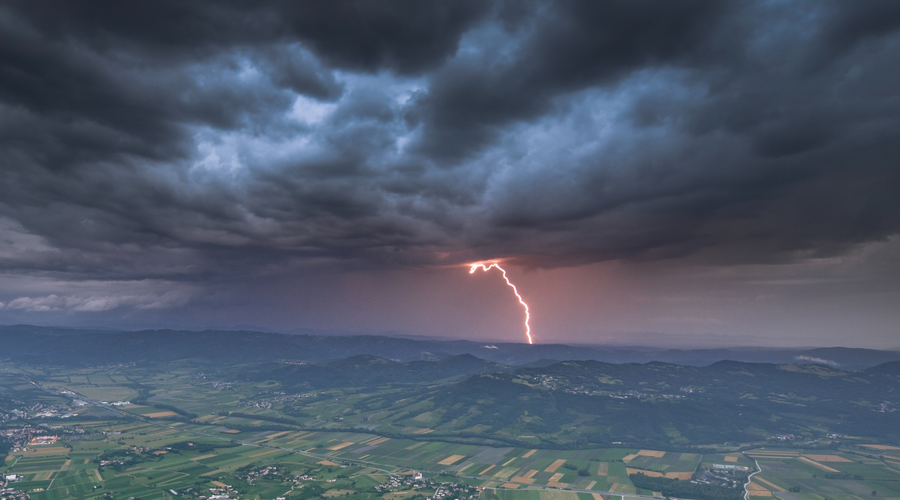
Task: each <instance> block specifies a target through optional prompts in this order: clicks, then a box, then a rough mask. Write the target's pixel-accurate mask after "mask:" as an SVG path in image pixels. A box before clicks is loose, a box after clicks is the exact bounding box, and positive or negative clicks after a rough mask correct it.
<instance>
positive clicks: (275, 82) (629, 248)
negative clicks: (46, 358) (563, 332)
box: [0, 1, 900, 307]
mask: <svg viewBox="0 0 900 500" xmlns="http://www.w3.org/2000/svg"><path fill="white" fill-rule="evenodd" d="M898 81H900V7H898V5H897V4H896V3H894V2H865V3H863V2H825V3H820V2H788V3H772V4H768V3H761V2H753V3H736V2H734V3H722V2H709V1H694V2H635V1H621V2H618V1H607V2H593V1H588V2H576V1H566V2H508V3H504V2H494V3H490V2H482V1H472V2H421V1H410V2H365V1H359V2H292V3H278V2H257V3H253V4H242V3H232V2H191V1H187V2H185V1H179V2H146V3H144V2H139V3H128V4H123V3H121V2H105V3H95V2H92V3H89V4H88V3H79V2H14V3H9V4H6V5H5V6H3V7H0V162H2V169H0V221H3V222H4V225H3V226H2V227H4V228H5V229H4V231H5V232H6V233H7V234H8V235H9V236H8V238H7V243H6V245H7V247H8V250H7V251H4V252H0V269H3V270H4V272H9V273H22V274H26V275H31V274H33V275H41V276H65V277H68V278H73V279H83V278H87V277H90V278H95V279H145V278H161V279H172V280H175V279H177V280H187V281H195V280H196V281H200V280H210V279H218V278H220V277H223V276H226V275H227V276H230V277H233V278H234V277H235V276H252V275H255V274H259V273H268V272H280V271H275V270H281V269H283V268H284V266H285V265H297V266H303V265H312V264H316V265H320V264H327V263H330V262H338V263H342V265H350V266H358V267H380V266H417V265H430V264H452V263H458V262H460V261H461V260H467V259H480V258H493V257H511V258H517V259H519V260H521V261H523V262H530V263H533V264H535V265H539V266H558V265H570V264H578V263H585V262H594V261H601V260H607V259H658V258H666V257H682V256H692V255H693V256H696V255H704V256H705V257H703V258H707V259H716V260H722V261H728V262H749V261H772V260H779V261H780V260H785V259H790V258H796V255H797V254H796V252H803V253H802V255H804V256H811V255H830V254H834V253H837V252H842V251H845V250H846V249H847V248H849V247H851V246H853V245H857V244H860V243H866V242H871V241H876V240H880V239H884V238H887V237H888V236H890V235H892V234H896V233H897V232H898V230H900V211H898V206H897V205H898V201H897V197H896V193H897V192H898V188H900V179H898V173H897V172H898V169H897V158H900V151H898V147H900V146H898V145H897V143H898V141H897V140H896V138H897V137H898V136H900V122H898V118H900V86H898V85H897V83H896V82H898ZM234 279H239V278H234ZM150 302H151V303H152V301H150ZM98 307H99V306H98Z"/></svg>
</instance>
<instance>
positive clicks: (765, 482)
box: [753, 476, 787, 491]
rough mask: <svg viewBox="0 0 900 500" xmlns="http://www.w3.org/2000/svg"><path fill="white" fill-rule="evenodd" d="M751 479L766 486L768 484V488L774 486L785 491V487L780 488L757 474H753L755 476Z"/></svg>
mask: <svg viewBox="0 0 900 500" xmlns="http://www.w3.org/2000/svg"><path fill="white" fill-rule="evenodd" d="M753 480H754V481H759V482H761V483H763V484H765V485H766V486H768V487H770V488H774V489H775V490H778V491H787V490H786V489H784V488H782V487H781V486H778V485H777V484H775V483H773V482H771V481H766V480H765V479H763V478H761V477H759V476H755V477H754V478H753Z"/></svg>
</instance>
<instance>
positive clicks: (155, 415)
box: [142, 411, 178, 418]
mask: <svg viewBox="0 0 900 500" xmlns="http://www.w3.org/2000/svg"><path fill="white" fill-rule="evenodd" d="M142 416H144V417H150V418H162V417H177V416H178V414H177V413H175V412H174V411H157V412H153V413H145V414H143V415H142Z"/></svg>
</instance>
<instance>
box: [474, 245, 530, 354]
mask: <svg viewBox="0 0 900 500" xmlns="http://www.w3.org/2000/svg"><path fill="white" fill-rule="evenodd" d="M469 266H470V267H469V274H475V271H477V270H478V268H479V267H480V268H481V270H482V271H484V272H488V271H490V270H491V269H493V268H495V267H496V268H497V269H499V270H500V272H501V273H503V279H504V280H505V281H506V284H507V285H509V287H510V288H512V289H513V293H514V294H516V298H517V299H519V304H522V307H524V308H525V336H526V337H528V343H529V344H533V343H534V342H532V341H531V326H530V325H529V324H528V322H529V321H530V320H531V312H530V311H529V310H528V304H526V303H525V301H524V300H522V296H521V295H519V289H518V288H516V285H513V284H512V281H509V278H508V277H506V269H503V268H502V267H500V264H498V263H496V262H473V263H472V264H469Z"/></svg>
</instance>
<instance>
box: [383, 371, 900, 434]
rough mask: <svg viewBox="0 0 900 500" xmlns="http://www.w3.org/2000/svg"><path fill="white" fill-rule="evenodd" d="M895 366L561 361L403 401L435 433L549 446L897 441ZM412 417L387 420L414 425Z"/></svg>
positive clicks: (899, 418) (899, 415) (899, 403)
mask: <svg viewBox="0 0 900 500" xmlns="http://www.w3.org/2000/svg"><path fill="white" fill-rule="evenodd" d="M896 367H897V364H894V363H891V364H890V366H885V365H882V366H881V367H879V369H877V370H875V369H873V370H869V371H867V372H848V371H842V370H838V369H835V368H831V367H828V366H823V365H775V364H763V363H743V362H737V361H721V362H718V363H714V364H712V365H709V366H706V367H694V366H681V365H674V364H668V363H661V362H651V363H646V364H633V363H629V364H612V363H602V362H597V361H566V362H562V363H557V364H554V365H551V366H547V367H542V368H524V367H523V368H518V369H516V370H514V371H512V372H508V373H492V374H479V375H475V376H473V377H470V378H468V379H466V380H464V381H461V382H459V383H456V384H452V385H449V386H443V387H440V388H436V389H434V390H431V391H428V392H423V393H421V394H419V395H417V396H416V397H415V400H414V402H404V403H403V405H415V406H416V408H422V410H420V411H424V410H427V411H428V415H429V418H430V419H431V421H430V423H429V427H430V428H433V429H435V432H437V433H443V434H446V435H454V434H456V435H467V434H468V433H471V430H472V429H478V432H480V433H482V434H485V435H491V436H500V437H506V438H507V439H510V440H512V441H516V440H517V439H519V438H518V436H523V435H525V436H527V435H530V436H533V437H534V439H538V440H546V441H547V442H549V443H550V444H559V443H563V442H567V443H569V444H570V445H579V446H583V445H588V446H605V445H609V444H611V443H612V442H613V441H621V442H625V443H630V444H631V445H633V446H668V447H672V446H675V447H677V446H689V445H698V444H713V443H724V442H732V443H742V442H745V443H746V442H754V441H759V440H760V439H765V436H778V435H781V436H783V438H782V441H793V440H800V441H801V442H802V440H808V439H813V440H815V439H819V438H825V437H826V435H827V434H828V433H837V434H845V435H853V436H878V437H879V438H880V439H886V440H889V441H892V442H900V394H898V393H897V391H896V389H897V380H896V378H895V377H893V375H887V374H884V373H880V372H883V371H886V369H890V371H891V372H893V370H894V369H896ZM390 409H391V410H394V411H398V412H399V409H400V407H399V406H398V407H395V408H390ZM413 418H418V417H415V414H411V415H409V417H408V418H407V420H399V421H397V422H396V424H395V425H397V426H404V425H412V426H414V425H415V424H416V422H415V421H413V420H412V419H413ZM546 444H548V443H544V442H542V445H546ZM523 445H524V444H523Z"/></svg>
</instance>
